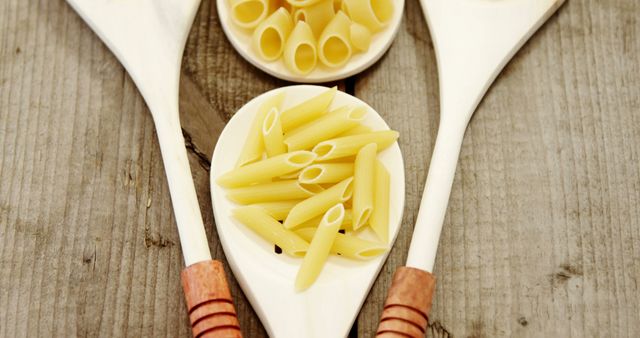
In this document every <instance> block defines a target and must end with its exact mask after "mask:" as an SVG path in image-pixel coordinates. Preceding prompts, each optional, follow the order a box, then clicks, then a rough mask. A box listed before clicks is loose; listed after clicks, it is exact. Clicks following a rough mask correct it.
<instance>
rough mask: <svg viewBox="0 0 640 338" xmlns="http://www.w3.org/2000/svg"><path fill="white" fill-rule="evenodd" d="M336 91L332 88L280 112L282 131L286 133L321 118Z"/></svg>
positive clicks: (335, 88) (336, 89) (336, 88)
mask: <svg viewBox="0 0 640 338" xmlns="http://www.w3.org/2000/svg"><path fill="white" fill-rule="evenodd" d="M337 91H338V87H333V88H331V89H328V90H327V91H325V92H323V93H321V94H319V95H316V96H314V97H312V98H310V99H308V100H306V101H304V102H302V103H300V104H298V105H296V106H293V107H292V108H289V109H286V110H284V111H282V114H280V121H281V123H282V131H284V132H285V133H287V132H289V131H291V130H293V129H295V128H296V127H298V126H301V125H303V124H305V123H307V122H309V121H311V120H315V119H316V118H318V117H320V116H322V115H323V114H324V113H326V112H327V108H328V107H329V105H330V104H331V101H333V98H334V97H335V96H336V92H337Z"/></svg>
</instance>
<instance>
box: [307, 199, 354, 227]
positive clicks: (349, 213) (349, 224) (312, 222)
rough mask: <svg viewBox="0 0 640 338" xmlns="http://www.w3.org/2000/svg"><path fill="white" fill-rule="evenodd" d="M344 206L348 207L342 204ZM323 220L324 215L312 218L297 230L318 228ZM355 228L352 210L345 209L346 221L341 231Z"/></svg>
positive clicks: (344, 220) (343, 222)
mask: <svg viewBox="0 0 640 338" xmlns="http://www.w3.org/2000/svg"><path fill="white" fill-rule="evenodd" d="M342 204H343V205H344V207H345V208H346V207H347V203H342ZM321 220H322V215H320V216H318V217H315V218H312V219H310V220H308V221H306V222H304V223H302V224H300V225H298V226H296V229H302V228H316V227H318V224H320V221H321ZM352 226H353V212H352V210H351V209H345V210H344V219H343V220H342V225H340V230H347V229H349V230H353V228H352Z"/></svg>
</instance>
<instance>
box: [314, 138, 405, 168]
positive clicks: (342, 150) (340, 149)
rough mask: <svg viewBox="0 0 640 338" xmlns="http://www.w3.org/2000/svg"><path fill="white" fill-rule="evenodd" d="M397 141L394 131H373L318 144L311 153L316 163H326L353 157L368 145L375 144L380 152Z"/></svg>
mask: <svg viewBox="0 0 640 338" xmlns="http://www.w3.org/2000/svg"><path fill="white" fill-rule="evenodd" d="M397 139H398V132H397V131H395V130H384V131H374V132H371V133H367V134H358V135H351V136H344V137H339V138H334V139H331V140H327V141H323V142H320V143H318V144H317V145H316V146H315V147H314V148H313V152H314V153H316V155H318V158H316V161H327V160H332V159H337V158H342V157H348V156H353V155H355V154H357V153H358V151H359V150H360V148H362V147H364V146H365V145H367V144H369V143H376V144H377V146H378V151H382V150H384V149H386V148H388V147H389V146H391V145H392V144H393V143H394V142H395V141H396V140H397Z"/></svg>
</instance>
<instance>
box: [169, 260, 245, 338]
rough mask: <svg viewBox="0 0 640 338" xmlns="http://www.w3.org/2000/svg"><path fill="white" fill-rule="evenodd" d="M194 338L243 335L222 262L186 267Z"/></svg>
mask: <svg viewBox="0 0 640 338" xmlns="http://www.w3.org/2000/svg"><path fill="white" fill-rule="evenodd" d="M181 277H182V288H183V289H184V295H185V298H186V300H187V309H188V310H189V319H190V322H191V327H192V331H193V337H194V338H205V337H206V338H242V333H241V332H240V324H239V322H238V315H237V314H236V309H235V308H234V306H233V299H232V298H231V292H230V291H229V286H228V285H227V279H226V278H225V275H224V269H223V267H222V263H220V262H219V261H215V260H212V261H205V262H200V263H196V264H193V265H190V266H188V267H186V268H185V269H184V270H182V274H181Z"/></svg>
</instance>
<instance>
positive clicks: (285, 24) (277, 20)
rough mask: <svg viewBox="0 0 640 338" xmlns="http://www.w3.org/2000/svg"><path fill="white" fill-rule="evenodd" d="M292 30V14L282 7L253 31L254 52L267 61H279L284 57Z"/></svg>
mask: <svg viewBox="0 0 640 338" xmlns="http://www.w3.org/2000/svg"><path fill="white" fill-rule="evenodd" d="M292 29H293V21H292V20H291V14H289V11H287V10H286V9H284V8H283V7H280V8H279V9H278V10H277V11H275V12H273V14H271V15H269V17H268V18H267V19H265V20H264V21H262V22H261V23H260V24H259V25H258V27H257V28H256V30H255V31H253V37H252V43H251V44H252V46H253V50H254V51H255V52H256V54H258V55H259V56H260V57H261V58H263V59H264V60H266V61H274V60H277V59H278V58H279V57H280V55H282V51H283V50H284V44H285V41H287V38H288V37H289V34H290V33H291V30H292Z"/></svg>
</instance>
